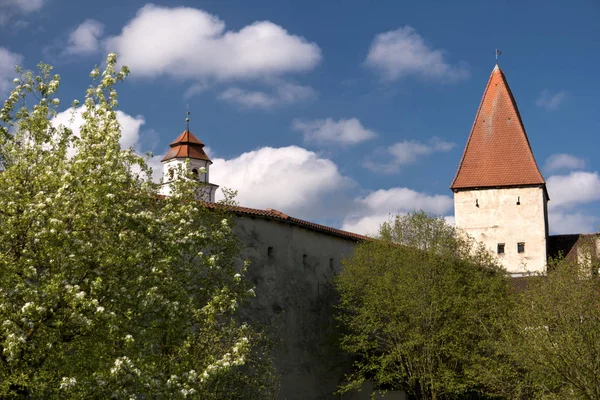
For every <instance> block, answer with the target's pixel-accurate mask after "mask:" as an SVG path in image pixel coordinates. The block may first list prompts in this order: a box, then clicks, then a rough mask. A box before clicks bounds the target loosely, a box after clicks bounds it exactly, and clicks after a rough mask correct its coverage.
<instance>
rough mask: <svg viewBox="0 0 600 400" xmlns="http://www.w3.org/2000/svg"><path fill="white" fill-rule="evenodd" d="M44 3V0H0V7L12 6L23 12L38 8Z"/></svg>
mask: <svg viewBox="0 0 600 400" xmlns="http://www.w3.org/2000/svg"><path fill="white" fill-rule="evenodd" d="M44 3H45V0H0V8H12V9H14V10H18V11H20V12H22V13H24V14H25V13H30V12H33V11H37V10H39V9H40V8H42V7H43V6H44Z"/></svg>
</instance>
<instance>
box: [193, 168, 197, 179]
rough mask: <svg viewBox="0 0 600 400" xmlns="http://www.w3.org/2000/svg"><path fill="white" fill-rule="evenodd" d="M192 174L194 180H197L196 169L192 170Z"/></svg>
mask: <svg viewBox="0 0 600 400" xmlns="http://www.w3.org/2000/svg"><path fill="white" fill-rule="evenodd" d="M192 174H193V175H194V178H196V179H198V170H197V169H196V168H194V169H193V170H192Z"/></svg>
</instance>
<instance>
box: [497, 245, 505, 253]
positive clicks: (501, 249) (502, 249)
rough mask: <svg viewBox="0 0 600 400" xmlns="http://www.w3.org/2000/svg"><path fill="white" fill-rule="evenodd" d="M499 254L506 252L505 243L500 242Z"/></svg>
mask: <svg viewBox="0 0 600 400" xmlns="http://www.w3.org/2000/svg"><path fill="white" fill-rule="evenodd" d="M498 254H504V243H498Z"/></svg>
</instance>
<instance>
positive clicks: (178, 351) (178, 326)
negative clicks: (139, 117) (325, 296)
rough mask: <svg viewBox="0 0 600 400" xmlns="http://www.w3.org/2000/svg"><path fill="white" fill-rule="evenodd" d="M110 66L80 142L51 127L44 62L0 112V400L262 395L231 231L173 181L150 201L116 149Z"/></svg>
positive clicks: (137, 168) (262, 361) (145, 171)
mask: <svg viewBox="0 0 600 400" xmlns="http://www.w3.org/2000/svg"><path fill="white" fill-rule="evenodd" d="M115 65H116V56H115V55H114V54H111V55H109V56H108V59H107V66H106V70H105V71H104V72H102V73H100V71H99V70H98V69H94V71H92V74H91V76H92V78H93V79H94V80H95V81H96V86H92V87H90V88H89V89H88V91H87V93H86V98H85V103H84V105H83V106H82V108H81V109H82V110H83V114H82V115H83V119H84V123H83V125H82V126H81V129H80V131H81V134H80V137H75V136H74V135H73V133H72V132H71V131H70V129H68V128H66V127H64V126H54V125H53V124H52V122H51V120H52V117H53V116H54V115H55V114H56V108H57V106H58V104H59V101H58V99H56V98H54V93H55V91H56V90H57V88H58V85H59V76H57V75H54V76H52V75H51V68H50V67H49V66H46V65H40V66H39V68H40V72H41V74H40V75H39V76H34V75H33V74H32V73H31V72H23V71H20V72H21V77H20V79H18V80H16V81H15V85H16V87H15V89H14V90H13V91H12V93H11V94H10V96H9V98H8V99H7V100H6V101H5V102H4V106H3V108H2V110H1V111H0V120H1V124H0V161H1V162H2V169H3V172H1V173H0V397H2V398H9V397H29V398H65V399H66V398H78V399H79V398H133V397H136V396H144V398H185V397H192V398H202V399H211V398H214V399H222V398H249V397H250V398H268V397H269V396H271V395H272V393H273V390H274V387H275V386H276V380H275V378H274V374H273V370H272V368H271V364H270V359H269V357H268V356H267V355H266V354H263V353H261V352H260V348H259V349H257V348H256V346H257V343H263V342H264V338H262V337H261V335H259V334H257V333H255V332H254V331H253V330H252V329H251V328H250V327H249V326H247V325H245V324H240V323H238V322H237V321H236V319H235V313H236V310H237V308H238V306H239V304H240V302H242V301H243V300H244V299H245V298H247V297H248V296H251V295H252V293H253V292H252V289H250V288H249V287H248V286H247V285H246V283H245V280H244V279H243V278H244V277H243V273H244V271H245V266H244V267H243V268H240V266H239V265H236V259H237V256H238V254H239V252H238V243H237V240H236V238H235V236H234V235H233V234H232V230H231V229H232V219H231V217H230V216H229V215H227V214H225V213H223V212H221V211H219V208H218V207H217V209H216V210H212V211H211V210H208V209H207V208H206V207H204V206H203V205H202V203H199V202H198V201H196V200H195V198H196V193H197V191H198V189H199V186H198V185H200V183H199V182H197V181H195V180H193V179H189V176H188V178H186V177H181V178H180V179H179V180H178V181H177V182H176V184H175V190H174V195H173V196H171V197H168V198H166V199H160V198H158V197H157V196H156V192H157V186H156V185H155V184H154V183H152V182H151V180H150V174H151V171H150V169H149V168H148V166H147V164H146V162H145V160H144V159H143V158H142V157H140V156H138V155H136V154H135V153H134V152H133V151H131V150H122V149H121V148H120V145H119V138H120V126H119V124H118V122H117V119H116V111H115V109H116V107H117V105H118V102H117V92H116V91H115V89H114V85H115V83H116V82H118V81H121V80H123V79H125V77H126V75H127V73H128V71H127V69H126V68H123V69H122V70H121V71H119V72H117V71H116V70H115ZM36 102H37V104H35V105H34V106H33V107H29V106H28V105H29V104H32V103H36ZM74 105H75V106H76V104H74Z"/></svg>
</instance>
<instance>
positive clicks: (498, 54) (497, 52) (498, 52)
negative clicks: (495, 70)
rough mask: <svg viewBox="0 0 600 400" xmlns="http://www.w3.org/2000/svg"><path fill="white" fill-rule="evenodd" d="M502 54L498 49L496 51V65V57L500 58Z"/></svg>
mask: <svg viewBox="0 0 600 400" xmlns="http://www.w3.org/2000/svg"><path fill="white" fill-rule="evenodd" d="M501 55H502V52H501V51H500V50H498V49H496V65H498V56H501Z"/></svg>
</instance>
